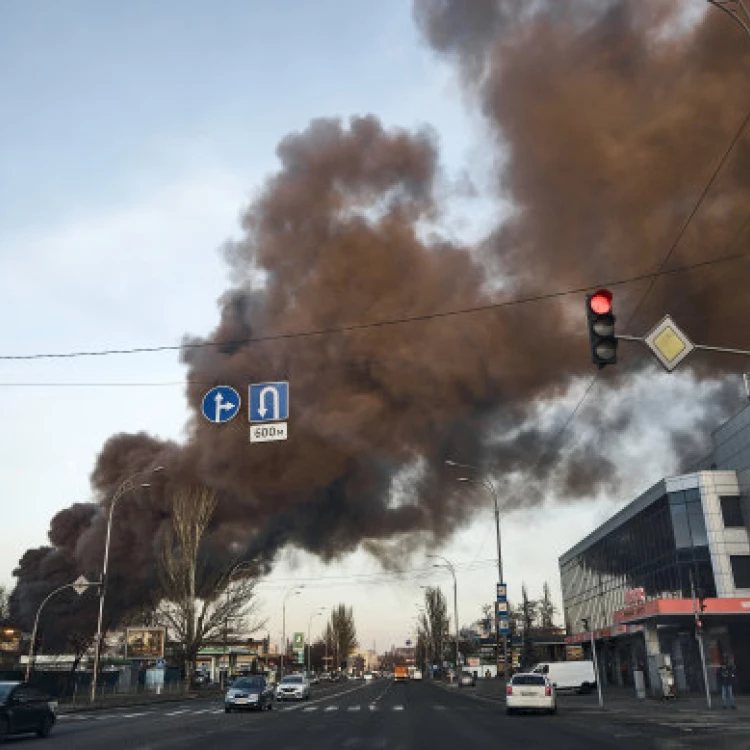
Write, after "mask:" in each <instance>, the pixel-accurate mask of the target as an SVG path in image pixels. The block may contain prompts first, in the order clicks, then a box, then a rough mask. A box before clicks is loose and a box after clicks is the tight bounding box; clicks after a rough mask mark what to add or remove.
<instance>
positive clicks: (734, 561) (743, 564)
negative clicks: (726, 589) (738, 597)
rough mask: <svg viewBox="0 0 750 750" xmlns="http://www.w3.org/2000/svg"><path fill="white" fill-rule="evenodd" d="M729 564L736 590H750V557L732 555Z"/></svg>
mask: <svg viewBox="0 0 750 750" xmlns="http://www.w3.org/2000/svg"><path fill="white" fill-rule="evenodd" d="M729 562H730V563H731V565H732V577H733V578H734V585H735V588H738V589H750V555H731V556H730V557H729Z"/></svg>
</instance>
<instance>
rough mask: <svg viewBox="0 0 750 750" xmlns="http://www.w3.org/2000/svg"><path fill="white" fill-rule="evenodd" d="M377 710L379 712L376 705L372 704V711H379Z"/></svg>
mask: <svg viewBox="0 0 750 750" xmlns="http://www.w3.org/2000/svg"><path fill="white" fill-rule="evenodd" d="M377 710H378V707H377V706H376V705H375V704H374V703H371V704H370V711H377Z"/></svg>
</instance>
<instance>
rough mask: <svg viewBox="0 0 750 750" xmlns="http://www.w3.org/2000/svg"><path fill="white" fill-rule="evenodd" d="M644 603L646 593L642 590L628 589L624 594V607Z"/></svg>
mask: <svg viewBox="0 0 750 750" xmlns="http://www.w3.org/2000/svg"><path fill="white" fill-rule="evenodd" d="M645 601H646V592H645V591H644V590H643V588H642V587H641V588H637V589H628V590H627V591H626V592H625V606H627V607H634V606H635V605H637V604H643V602H645Z"/></svg>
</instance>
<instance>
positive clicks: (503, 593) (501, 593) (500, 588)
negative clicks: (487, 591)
mask: <svg viewBox="0 0 750 750" xmlns="http://www.w3.org/2000/svg"><path fill="white" fill-rule="evenodd" d="M497 600H498V601H499V602H505V601H507V600H508V586H507V585H506V584H505V583H498V584H497Z"/></svg>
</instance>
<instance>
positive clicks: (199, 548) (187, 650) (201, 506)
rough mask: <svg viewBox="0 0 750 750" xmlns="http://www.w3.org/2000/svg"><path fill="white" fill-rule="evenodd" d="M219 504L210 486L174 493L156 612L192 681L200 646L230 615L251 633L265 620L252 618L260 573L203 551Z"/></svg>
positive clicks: (215, 634) (215, 635) (218, 634)
mask: <svg viewBox="0 0 750 750" xmlns="http://www.w3.org/2000/svg"><path fill="white" fill-rule="evenodd" d="M216 504H217V501H216V496H215V494H214V493H213V492H212V491H210V490H208V489H206V488H199V489H193V490H182V491H180V492H177V493H176V494H175V495H174V496H173V498H172V526H171V528H170V529H168V530H167V532H166V534H165V539H164V545H163V548H162V551H161V555H160V558H159V574H160V578H161V582H162V590H163V598H162V600H161V602H160V604H159V608H158V615H157V617H158V620H159V621H160V622H161V623H162V624H164V625H166V626H167V628H168V629H169V631H170V633H171V634H172V635H173V636H174V637H175V638H176V639H177V641H178V642H179V644H180V651H181V656H182V660H183V664H184V668H185V673H186V674H185V676H186V679H187V680H188V682H189V683H192V680H193V676H194V673H195V662H196V657H197V655H198V652H199V651H200V649H201V648H202V647H203V645H204V643H205V642H206V641H208V640H212V639H217V638H219V637H221V635H222V633H223V632H224V629H225V628H226V627H227V623H228V622H229V621H230V620H232V621H233V622H234V628H235V629H242V630H244V631H245V632H247V633H252V632H253V631H255V630H258V629H259V628H261V627H262V626H263V623H262V622H259V621H257V620H253V621H251V618H253V616H254V615H255V613H256V610H257V607H256V603H255V602H254V588H255V579H254V578H252V577H250V576H249V573H248V571H247V569H245V570H244V571H243V575H242V577H239V576H233V575H232V567H231V566H230V567H229V568H222V569H218V570H217V569H216V566H215V565H211V564H210V563H211V562H212V561H210V560H208V559H207V555H206V554H205V553H204V549H203V546H204V545H203V541H204V537H205V535H206V532H207V531H208V529H209V526H210V523H211V518H212V516H213V514H214V511H215V510H216ZM238 621H242V623H243V625H242V626H241V627H240V626H239V625H238Z"/></svg>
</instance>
